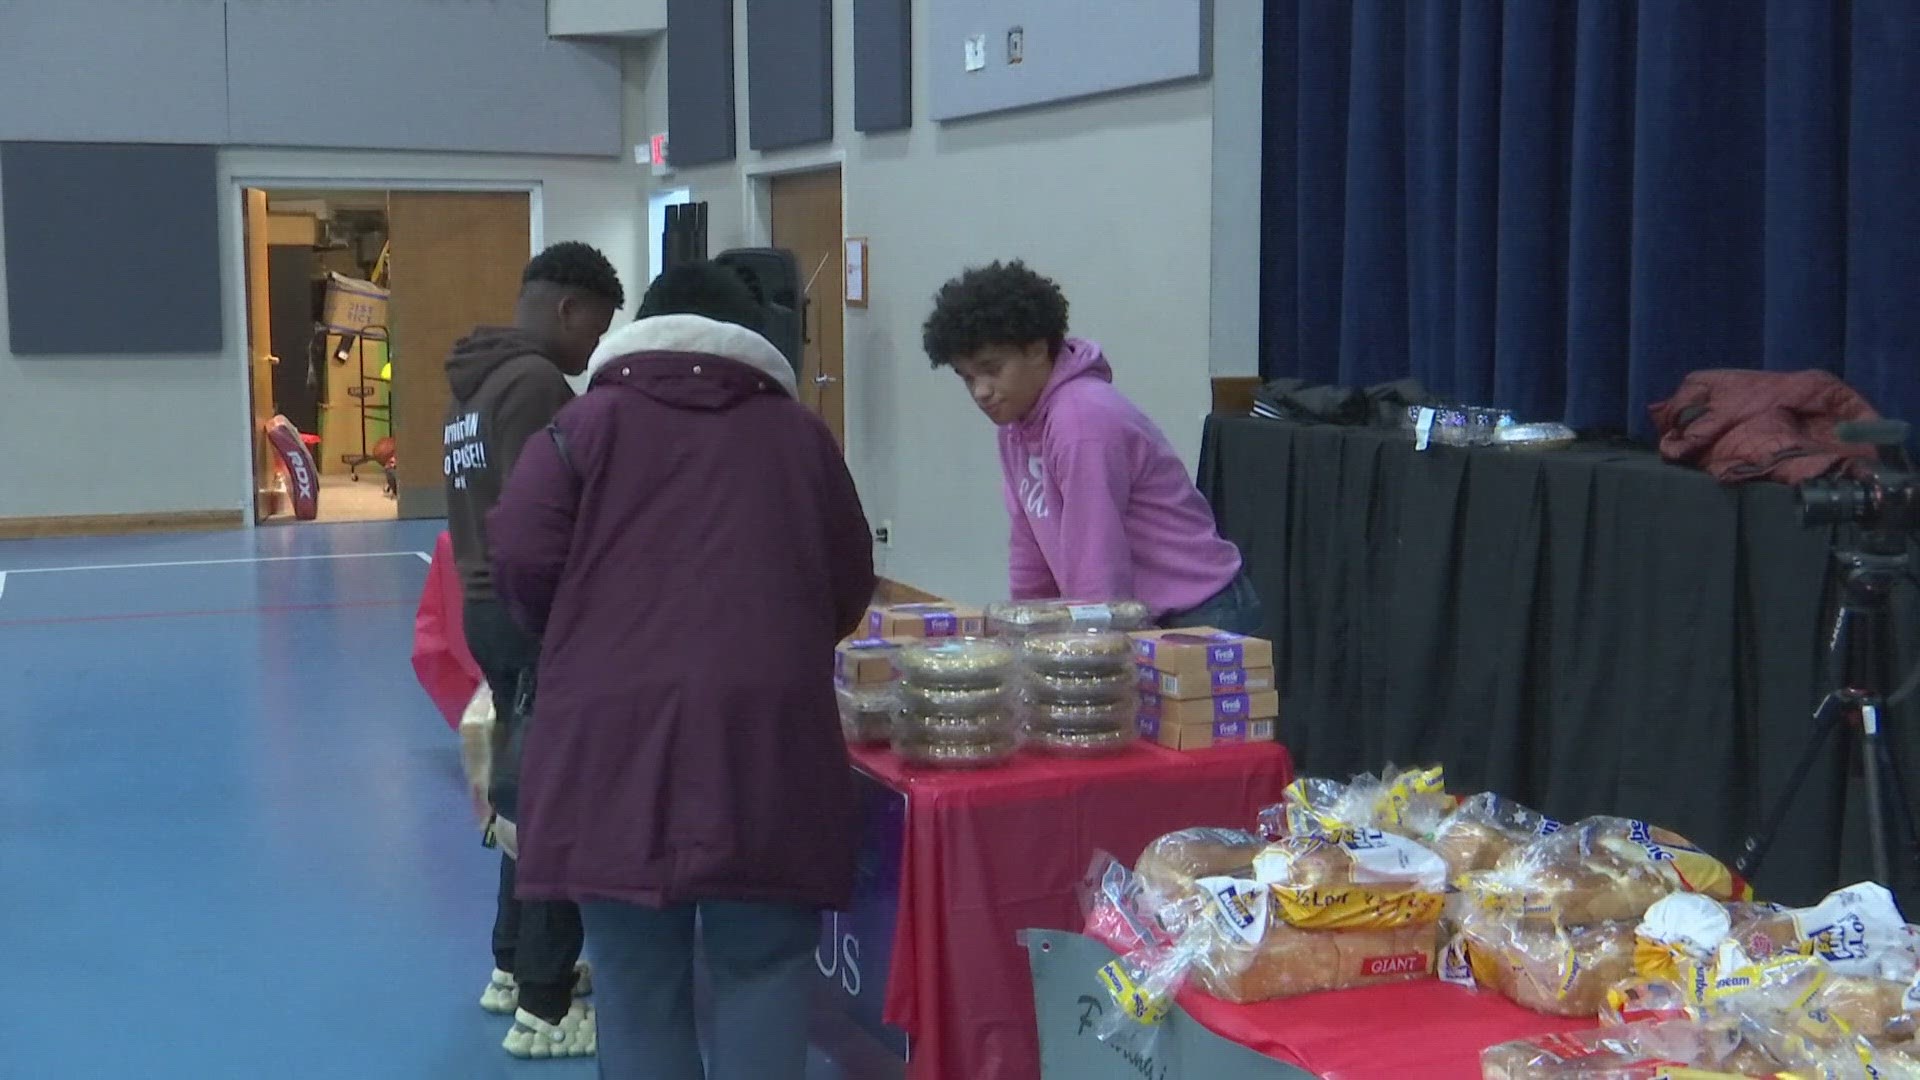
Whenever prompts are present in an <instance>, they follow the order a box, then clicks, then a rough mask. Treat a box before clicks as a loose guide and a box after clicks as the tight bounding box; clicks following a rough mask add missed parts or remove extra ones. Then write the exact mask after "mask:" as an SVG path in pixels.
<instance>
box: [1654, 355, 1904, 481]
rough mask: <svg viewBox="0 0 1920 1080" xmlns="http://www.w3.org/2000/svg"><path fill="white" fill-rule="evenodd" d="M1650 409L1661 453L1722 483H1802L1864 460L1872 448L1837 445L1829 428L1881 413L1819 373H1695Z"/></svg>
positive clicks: (1832, 377)
mask: <svg viewBox="0 0 1920 1080" xmlns="http://www.w3.org/2000/svg"><path fill="white" fill-rule="evenodd" d="M1651 411H1652V413H1653V423H1654V427H1655V428H1657V429H1658V430H1659V432H1660V456H1661V457H1663V458H1665V459H1667V460H1668V461H1674V462H1679V463H1681V464H1685V465H1694V466H1698V467H1699V468H1702V469H1705V470H1706V471H1707V472H1709V473H1711V474H1712V475H1713V478H1714V479H1715V480H1719V481H1720V482H1722V483H1727V484H1732V483H1738V482H1740V481H1742V480H1777V481H1779V482H1781V483H1783V484H1800V483H1804V482H1806V481H1808V480H1811V479H1813V478H1814V477H1816V476H1824V475H1826V474H1828V473H1831V472H1834V471H1836V470H1840V469H1844V468H1852V467H1854V466H1856V465H1857V464H1866V463H1870V462H1872V461H1873V457H1874V450H1873V448H1872V447H1870V446H1856V445H1851V444H1848V443H1843V442H1840V441H1839V440H1838V439H1836V438H1835V437H1834V434H1833V429H1834V427H1835V425H1837V424H1840V423H1844V422H1845V421H1848V420H1877V419H1879V418H1880V414H1879V413H1877V412H1875V411H1874V409H1873V406H1872V405H1869V404H1867V399H1866V398H1863V397H1861V396H1860V394H1859V392H1858V391H1856V390H1854V389H1853V388H1852V387H1850V386H1848V385H1847V384H1846V383H1843V382H1841V381H1840V380H1839V379H1837V378H1835V377H1834V376H1832V375H1830V374H1828V373H1827V372H1824V371H1792V372H1780V371H1744V370H1737V369H1722V370H1714V371H1696V372H1694V373H1693V374H1691V375H1688V376H1687V377H1686V379H1685V380H1683V381H1682V382H1681V383H1680V389H1679V390H1678V391H1676V392H1675V393H1674V395H1673V397H1671V398H1668V399H1667V400H1666V401H1662V402H1660V403H1659V404H1657V405H1655V406H1653V407H1652V410H1651Z"/></svg>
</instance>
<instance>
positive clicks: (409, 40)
mask: <svg viewBox="0 0 1920 1080" xmlns="http://www.w3.org/2000/svg"><path fill="white" fill-rule="evenodd" d="M148 2H152V0H148ZM168 2H169V3H176V2H179V0H168ZM158 6H166V5H165V4H161V5H158ZM227 9H228V15H227V37H228V50H227V72H228V111H229V113H230V115H231V118H232V127H231V136H230V138H229V140H228V141H230V142H233V143H238V144H245V145H262V146H284V145H288V144H289V143H292V144H297V145H300V146H328V147H348V148H359V149H384V150H439V151H464V152H474V153H507V154H564V155H583V156H594V157H613V156H616V155H619V154H620V153H621V140H622V133H621V107H622V104H623V93H624V91H623V88H622V86H621V80H620V53H619V50H618V49H616V48H615V47H613V46H611V45H605V44H589V43H584V42H576V41H560V40H555V39H552V38H549V37H548V36H547V5H546V0H462V2H458V3H455V2H450V0H327V2H326V3H312V2H291V0H229V3H228V5H227Z"/></svg>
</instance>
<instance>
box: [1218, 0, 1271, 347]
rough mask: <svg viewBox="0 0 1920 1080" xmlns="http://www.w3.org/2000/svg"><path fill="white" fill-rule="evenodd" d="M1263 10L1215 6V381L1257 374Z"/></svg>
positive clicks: (1241, 4) (1246, 1)
mask: <svg viewBox="0 0 1920 1080" xmlns="http://www.w3.org/2000/svg"><path fill="white" fill-rule="evenodd" d="M1261 7H1262V5H1260V4H1257V3H1253V2H1252V0H1214V5H1213V29H1214V47H1213V311H1212V315H1211V322H1212V331H1213V342H1212V349H1211V352H1212V358H1213V360H1212V365H1211V367H1212V370H1213V373H1214V374H1215V375H1257V374H1259V373H1260V124H1261V117H1262V115H1263V111H1262V109H1261V85H1260V82H1261V74H1262V72H1263V71H1264V67H1263V65H1264V63H1265V58H1264V57H1263V56H1262V55H1261V54H1262V51H1263V50H1262V47H1261V46H1262V41H1261V38H1262V35H1263V33H1264V26H1263V19H1262V14H1261V10H1260V9H1261Z"/></svg>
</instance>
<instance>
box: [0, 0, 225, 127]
mask: <svg viewBox="0 0 1920 1080" xmlns="http://www.w3.org/2000/svg"><path fill="white" fill-rule="evenodd" d="M225 23H226V6H225V5H224V4H223V3H222V2H221V0H166V2H165V3H156V2H155V0H0V140H6V139H19V140H38V139H52V140H64V141H69V142H134V141H138V142H156V143H205V144H212V143H221V142H225V141H226V138H227V78H226V64H227V58H226V26H225Z"/></svg>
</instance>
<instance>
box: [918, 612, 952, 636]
mask: <svg viewBox="0 0 1920 1080" xmlns="http://www.w3.org/2000/svg"><path fill="white" fill-rule="evenodd" d="M920 625H921V627H922V628H923V629H924V630H925V632H926V635H927V636H928V637H954V636H956V635H958V634H959V633H960V617H959V616H957V615H955V614H954V613H953V612H951V611H947V612H942V613H940V614H938V615H927V616H925V617H924V618H922V619H921V620H920Z"/></svg>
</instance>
